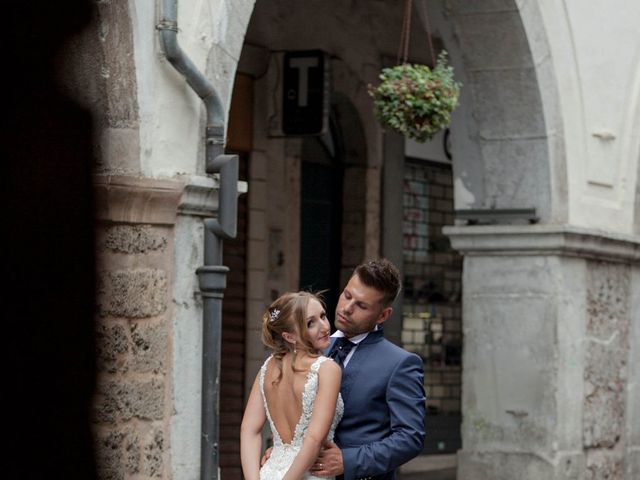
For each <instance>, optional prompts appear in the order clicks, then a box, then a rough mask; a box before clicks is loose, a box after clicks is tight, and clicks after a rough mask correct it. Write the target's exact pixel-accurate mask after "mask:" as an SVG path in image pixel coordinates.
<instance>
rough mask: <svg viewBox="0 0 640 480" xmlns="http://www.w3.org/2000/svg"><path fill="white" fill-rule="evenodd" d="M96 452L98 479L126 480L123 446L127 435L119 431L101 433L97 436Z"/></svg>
mask: <svg viewBox="0 0 640 480" xmlns="http://www.w3.org/2000/svg"><path fill="white" fill-rule="evenodd" d="M96 437H97V438H96V440H95V450H96V455H95V458H96V462H97V465H96V467H97V473H98V478H100V479H104V480H124V477H125V466H124V462H123V455H122V444H123V442H124V438H125V434H124V433H123V432H119V431H101V432H98V433H97V435H96Z"/></svg>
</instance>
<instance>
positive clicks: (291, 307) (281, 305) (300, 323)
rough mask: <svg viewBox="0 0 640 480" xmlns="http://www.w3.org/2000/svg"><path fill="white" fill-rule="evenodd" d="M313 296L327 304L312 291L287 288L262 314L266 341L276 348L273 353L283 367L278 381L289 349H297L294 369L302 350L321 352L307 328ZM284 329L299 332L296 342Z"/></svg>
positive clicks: (294, 357) (313, 353) (264, 340)
mask: <svg viewBox="0 0 640 480" xmlns="http://www.w3.org/2000/svg"><path fill="white" fill-rule="evenodd" d="M310 300H316V301H318V302H320V304H321V305H323V306H324V303H323V301H322V299H321V298H320V297H319V296H318V295H315V294H313V293H310V292H287V293H285V294H283V295H281V296H280V297H278V298H277V299H276V300H275V301H274V302H273V303H272V304H271V305H270V306H269V308H268V309H267V310H266V311H265V312H264V314H263V315H262V343H264V344H265V345H266V346H267V347H268V348H270V349H271V350H272V351H273V357H274V359H275V360H276V364H277V365H278V368H279V369H280V373H279V374H278V378H277V379H276V380H275V381H274V384H277V383H279V382H280V379H281V378H282V357H284V356H285V355H286V354H287V353H290V352H291V353H293V361H292V362H291V369H292V370H293V371H294V372H298V371H301V370H298V369H297V368H295V362H296V356H297V352H298V351H304V352H306V353H308V354H309V355H311V356H317V355H318V352H317V351H316V350H315V349H314V347H313V344H312V343H311V339H310V338H309V333H308V332H307V307H308V306H309V301H310ZM283 333H297V334H298V341H297V342H296V343H295V344H292V343H290V342H287V341H286V340H285V339H284V337H283V336H282V334H283Z"/></svg>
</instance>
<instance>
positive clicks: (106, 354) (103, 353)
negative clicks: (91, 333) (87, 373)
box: [96, 323, 129, 373]
mask: <svg viewBox="0 0 640 480" xmlns="http://www.w3.org/2000/svg"><path fill="white" fill-rule="evenodd" d="M128 351H129V337H128V336H127V332H126V330H125V327H124V326H122V325H120V324H106V323H103V324H99V325H98V326H97V327H96V364H97V368H98V371H100V372H107V373H117V372H119V373H125V372H126V371H127V368H128V366H127V363H126V360H125V357H124V354H125V353H127V352H128Z"/></svg>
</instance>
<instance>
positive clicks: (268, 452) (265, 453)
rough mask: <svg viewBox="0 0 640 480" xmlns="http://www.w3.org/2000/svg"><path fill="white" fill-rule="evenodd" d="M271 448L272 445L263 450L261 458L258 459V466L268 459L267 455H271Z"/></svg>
mask: <svg viewBox="0 0 640 480" xmlns="http://www.w3.org/2000/svg"><path fill="white" fill-rule="evenodd" d="M272 449H273V447H269V448H267V449H266V450H265V451H264V455H262V460H260V466H261V467H262V466H263V465H264V464H265V463H266V461H267V460H269V457H270V456H271V450H272Z"/></svg>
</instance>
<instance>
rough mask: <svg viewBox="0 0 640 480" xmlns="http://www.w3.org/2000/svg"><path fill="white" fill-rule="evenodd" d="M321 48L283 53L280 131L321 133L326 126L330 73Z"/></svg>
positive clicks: (306, 133) (289, 133) (299, 133)
mask: <svg viewBox="0 0 640 480" xmlns="http://www.w3.org/2000/svg"><path fill="white" fill-rule="evenodd" d="M328 63H329V62H328V61H327V55H326V54H325V53H324V52H322V51H320V50H307V51H297V52H285V55H284V63H283V68H284V70H283V76H282V80H283V81H282V92H283V95H282V131H283V133H284V134H285V135H320V134H322V133H324V132H325V131H326V129H327V126H328V113H329V96H330V94H329V73H328Z"/></svg>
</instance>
